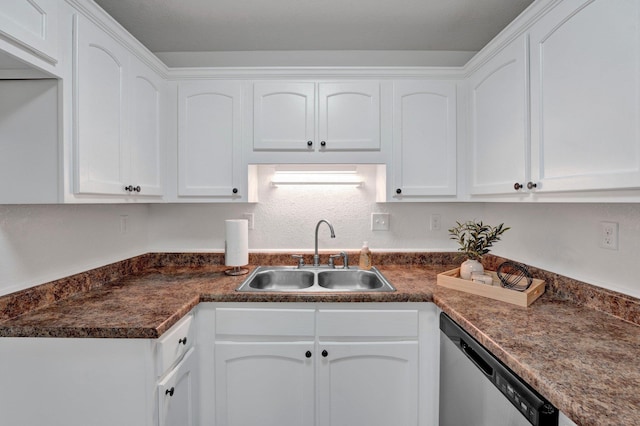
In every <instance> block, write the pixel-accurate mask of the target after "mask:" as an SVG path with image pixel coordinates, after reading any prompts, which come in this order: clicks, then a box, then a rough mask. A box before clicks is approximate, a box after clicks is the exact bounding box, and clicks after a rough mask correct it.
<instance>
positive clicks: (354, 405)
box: [317, 341, 424, 426]
mask: <svg viewBox="0 0 640 426" xmlns="http://www.w3.org/2000/svg"><path fill="white" fill-rule="evenodd" d="M319 346H320V349H321V352H320V356H321V358H319V359H318V361H319V366H318V376H317V377H318V384H317V387H318V424H319V425H320V426H349V425H369V426H387V425H417V424H424V423H418V406H417V404H418V371H419V368H418V355H419V354H418V342H417V341H399V342H396V341H393V342H323V343H321V344H320V345H319Z"/></svg>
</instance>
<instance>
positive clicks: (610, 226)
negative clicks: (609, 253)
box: [600, 222, 618, 250]
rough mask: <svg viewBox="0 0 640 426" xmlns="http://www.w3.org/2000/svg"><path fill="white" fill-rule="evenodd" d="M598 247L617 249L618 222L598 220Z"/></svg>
mask: <svg viewBox="0 0 640 426" xmlns="http://www.w3.org/2000/svg"><path fill="white" fill-rule="evenodd" d="M600 247H602V248H605V249H609V250H618V222H600Z"/></svg>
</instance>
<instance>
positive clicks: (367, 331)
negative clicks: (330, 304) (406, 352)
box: [318, 309, 418, 337]
mask: <svg viewBox="0 0 640 426" xmlns="http://www.w3.org/2000/svg"><path fill="white" fill-rule="evenodd" d="M318 336H319V337H323V336H331V337H341V336H344V337H346V336H354V337H417V336H418V311H413V310H412V311H404V310H402V311H400V310H394V311H367V310H324V309H321V310H320V311H319V312H318Z"/></svg>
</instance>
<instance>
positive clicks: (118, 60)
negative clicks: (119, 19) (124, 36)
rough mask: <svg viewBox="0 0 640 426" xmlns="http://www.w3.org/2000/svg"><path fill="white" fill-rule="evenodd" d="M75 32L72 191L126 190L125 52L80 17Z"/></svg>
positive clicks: (120, 192)
mask: <svg viewBox="0 0 640 426" xmlns="http://www.w3.org/2000/svg"><path fill="white" fill-rule="evenodd" d="M75 37H76V40H75V43H74V45H75V48H76V52H75V55H74V58H75V64H74V72H75V74H74V83H75V87H74V89H75V90H74V94H73V96H74V120H75V123H74V125H75V146H74V149H75V156H74V161H75V164H76V175H77V176H76V180H75V185H76V187H75V192H76V193H83V194H117V195H122V194H126V191H125V190H124V187H125V182H126V173H127V159H128V152H127V144H126V134H125V132H126V127H125V120H126V116H127V111H126V101H127V100H126V96H127V95H126V90H127V84H126V75H125V72H126V69H127V66H128V60H129V56H128V52H127V51H126V49H125V48H124V47H122V46H121V45H120V44H119V43H117V42H116V41H115V40H113V39H112V38H111V37H110V36H109V35H108V34H107V33H105V32H104V31H102V30H101V29H100V28H98V27H97V26H95V25H94V24H93V23H91V22H90V21H88V20H87V19H86V18H84V17H83V16H78V18H77V21H76V31H75Z"/></svg>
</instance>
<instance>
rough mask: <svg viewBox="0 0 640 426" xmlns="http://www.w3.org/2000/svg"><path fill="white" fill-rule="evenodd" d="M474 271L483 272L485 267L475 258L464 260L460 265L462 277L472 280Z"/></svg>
mask: <svg viewBox="0 0 640 426" xmlns="http://www.w3.org/2000/svg"><path fill="white" fill-rule="evenodd" d="M472 272H480V273H483V272H484V268H483V267H482V263H480V262H478V261H477V260H473V259H469V260H465V261H464V262H462V265H460V278H462V279H463V280H470V279H471V273H472Z"/></svg>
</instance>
